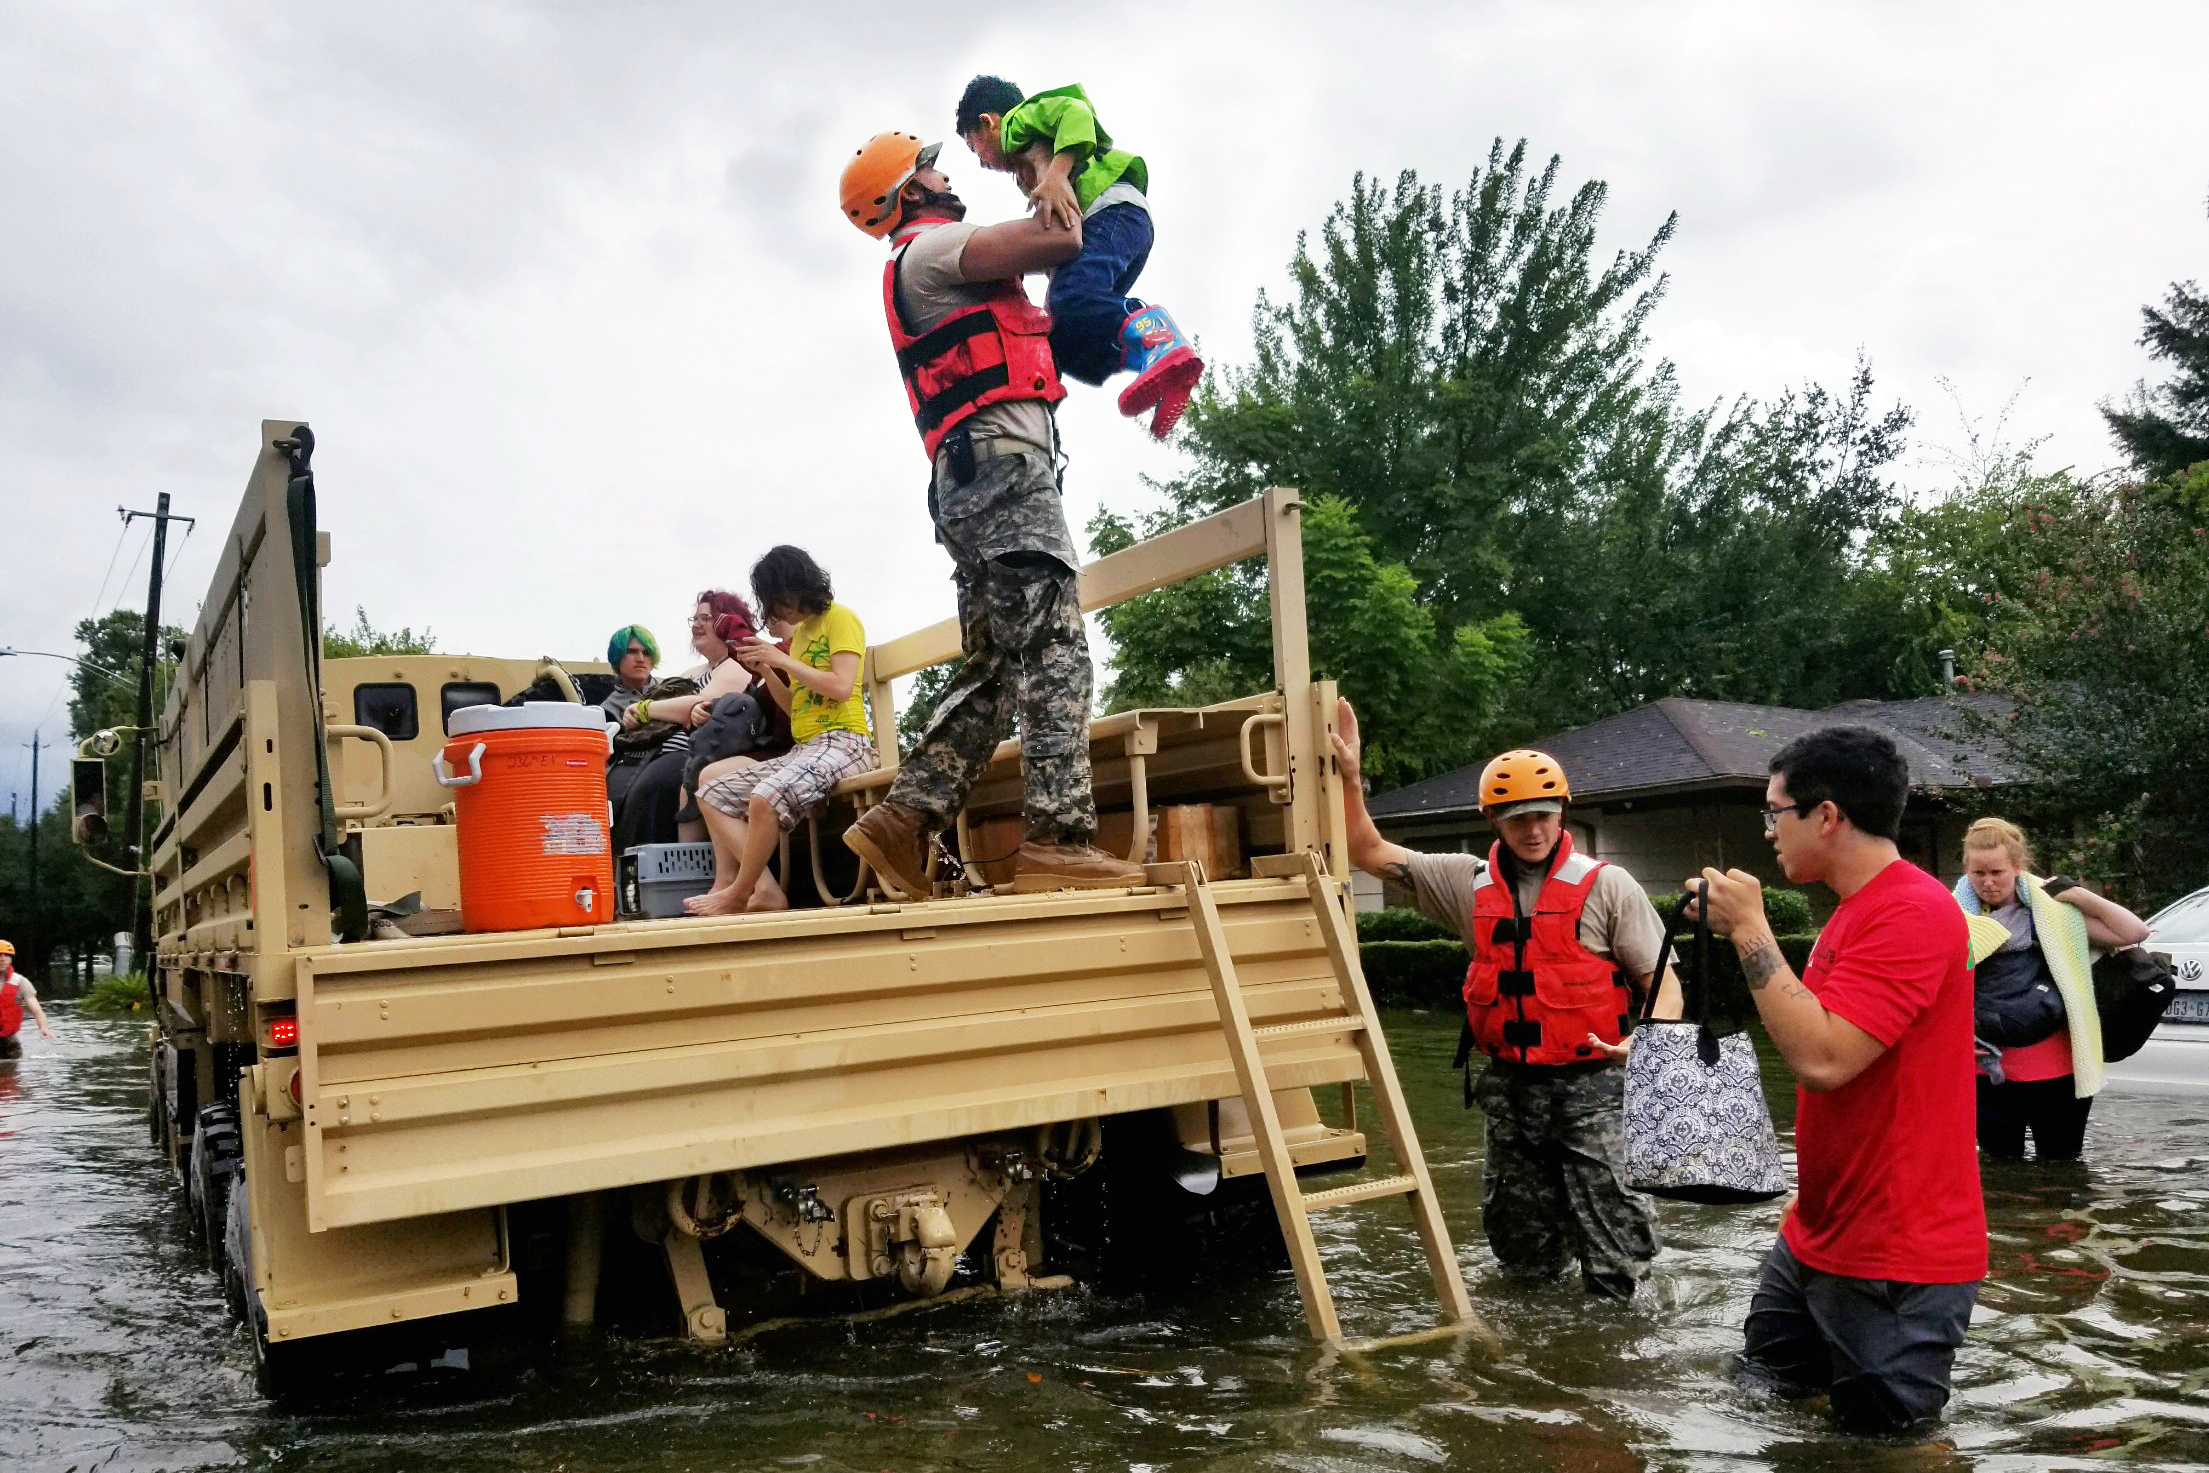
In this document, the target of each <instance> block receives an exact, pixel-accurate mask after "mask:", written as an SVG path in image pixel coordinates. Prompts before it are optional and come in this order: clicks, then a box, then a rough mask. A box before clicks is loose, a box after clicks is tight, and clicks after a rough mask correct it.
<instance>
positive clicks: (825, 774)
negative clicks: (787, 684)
mask: <svg viewBox="0 0 2209 1473" xmlns="http://www.w3.org/2000/svg"><path fill="white" fill-rule="evenodd" d="M876 765H877V764H876V759H875V753H874V742H873V741H872V740H871V739H869V738H868V737H866V736H864V735H863V734H861V733H859V732H856V731H841V730H839V731H824V732H822V733H821V734H820V735H819V736H817V737H812V738H809V739H808V740H806V741H804V742H801V743H799V744H798V745H797V746H795V747H792V748H791V749H790V750H789V751H787V752H785V753H783V754H782V755H781V756H780V757H770V758H768V759H767V760H766V761H765V762H753V763H749V764H747V765H746V766H743V767H740V768H738V769H737V770H736V771H734V772H731V773H728V774H726V775H724V776H721V777H717V778H715V779H714V780H713V781H712V782H710V783H707V784H706V785H705V786H704V787H702V788H700V789H699V790H698V801H699V802H701V803H708V804H711V805H712V806H713V807H715V808H718V809H720V810H721V811H722V812H723V813H726V814H728V815H729V816H730V817H731V818H742V817H744V816H745V814H746V812H747V811H748V805H749V803H750V802H751V799H752V796H753V795H754V794H757V795H758V796H760V797H762V798H765V799H766V800H767V801H768V803H770V804H771V805H773V807H774V810H775V817H776V819H777V820H779V821H780V822H781V824H782V831H783V832H784V833H788V832H790V830H792V829H794V828H796V827H797V826H798V822H799V820H801V819H803V818H804V817H805V816H806V815H807V814H808V813H812V812H814V811H816V810H817V809H819V808H820V806H821V805H822V804H824V803H826V802H827V801H828V795H829V791H830V790H831V789H832V788H834V787H835V786H836V785H837V784H838V783H840V782H842V781H843V780H844V779H845V778H847V777H851V776H853V775H854V774H856V773H861V772H872V771H873V770H874V769H875V766H876Z"/></svg>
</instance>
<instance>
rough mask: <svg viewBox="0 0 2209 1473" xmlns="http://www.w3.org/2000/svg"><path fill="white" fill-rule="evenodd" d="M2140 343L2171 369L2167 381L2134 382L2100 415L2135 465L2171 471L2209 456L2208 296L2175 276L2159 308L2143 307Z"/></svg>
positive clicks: (2154, 472)
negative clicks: (2122, 397) (2128, 391)
mask: <svg viewBox="0 0 2209 1473" xmlns="http://www.w3.org/2000/svg"><path fill="white" fill-rule="evenodd" d="M2140 316H2141V319H2142V320H2143V322H2144V323H2145V326H2144V327H2143V328H2142V330H2141V333H2140V346H2142V347H2143V348H2146V349H2147V350H2148V356H2149V357H2150V358H2153V359H2158V360H2162V361H2166V362H2168V363H2169V364H2170V366H2171V369H2172V376H2171V378H2170V380H2169V382H2167V383H2162V384H2158V385H2156V386H2155V387H2153V388H2150V387H2149V386H2148V385H2147V384H2146V383H2145V382H2142V383H2140V384H2138V385H2135V386H2134V388H2133V391H2132V393H2131V394H2130V395H2129V396H2128V397H2127V398H2126V400H2125V403H2124V404H2123V406H2122V407H2116V406H2112V405H2110V404H2107V403H2104V404H2103V405H2102V418H2103V419H2105V420H2107V421H2108V422H2109V431H2110V434H2111V435H2113V436H2115V437H2116V440H2117V444H2118V446H2119V448H2121V449H2122V450H2123V451H2124V452H2125V458H2126V459H2127V460H2129V461H2130V462H2131V463H2132V466H2133V469H2135V470H2137V471H2139V472H2140V473H2141V474H2142V475H2145V476H2151V477H2153V476H2172V475H2176V474H2177V473H2178V472H2180V471H2182V470H2184V469H2186V468H2187V467H2188V466H2191V465H2197V464H2199V463H2200V462H2202V461H2205V460H2209V296H2205V295H2203V293H2202V291H2201V288H2199V287H2197V286H2195V285H2194V283H2192V282H2190V281H2181V282H2173V283H2172V284H2171V289H2170V292H2169V294H2168V295H2167V296H2165V297H2164V299H2163V308H2162V310H2160V311H2158V310H2157V309H2156V308H2154V307H2142V308H2141V309H2140Z"/></svg>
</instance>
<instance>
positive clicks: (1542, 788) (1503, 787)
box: [1480, 747, 1572, 818]
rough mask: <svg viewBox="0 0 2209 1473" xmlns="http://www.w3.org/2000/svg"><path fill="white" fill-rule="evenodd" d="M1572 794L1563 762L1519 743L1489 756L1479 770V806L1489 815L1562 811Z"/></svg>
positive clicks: (1492, 816)
mask: <svg viewBox="0 0 2209 1473" xmlns="http://www.w3.org/2000/svg"><path fill="white" fill-rule="evenodd" d="M1571 797H1572V784H1571V783H1569V782H1567V781H1566V780H1565V768H1564V764H1563V763H1561V762H1559V761H1558V760H1557V759H1556V758H1555V757H1552V756H1550V755H1549V753H1547V752H1537V751H1535V750H1533V749H1532V748H1530V747H1519V748H1516V749H1514V750H1512V751H1509V752H1506V753H1504V754H1503V755H1502V756H1500V757H1496V758H1493V759H1492V760H1490V762H1489V763H1488V765H1487V766H1486V767H1483V768H1482V769H1481V770H1480V808H1481V812H1483V813H1485V814H1487V815H1488V816H1489V817H1490V818H1501V817H1502V816H1503V815H1504V814H1506V813H1516V812H1525V811H1528V805H1530V804H1534V803H1540V804H1542V805H1543V807H1541V808H1538V809H1533V810H1532V811H1534V812H1537V813H1540V812H1547V813H1562V812H1564V809H1565V804H1566V802H1567V801H1568V800H1569V799H1570V798H1571Z"/></svg>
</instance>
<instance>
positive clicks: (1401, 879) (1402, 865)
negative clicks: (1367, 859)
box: [1382, 859, 1411, 890]
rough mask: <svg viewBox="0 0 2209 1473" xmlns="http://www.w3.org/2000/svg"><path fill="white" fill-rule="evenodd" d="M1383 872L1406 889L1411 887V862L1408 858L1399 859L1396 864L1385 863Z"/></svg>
mask: <svg viewBox="0 0 2209 1473" xmlns="http://www.w3.org/2000/svg"><path fill="white" fill-rule="evenodd" d="M1382 873H1384V874H1386V875H1387V876H1388V878H1390V879H1392V880H1394V881H1395V882H1396V883H1397V884H1399V885H1401V886H1403V887H1404V888H1405V889H1406V890H1409V889H1410V888H1411V864H1410V862H1409V861H1408V860H1402V859H1399V860H1397V861H1396V862H1395V863H1394V864H1390V865H1384V866H1382Z"/></svg>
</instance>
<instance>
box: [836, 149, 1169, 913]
mask: <svg viewBox="0 0 2209 1473" xmlns="http://www.w3.org/2000/svg"><path fill="white" fill-rule="evenodd" d="M940 147H941V145H939V144H933V143H931V144H925V145H924V144H923V143H922V142H921V141H920V139H919V138H917V137H915V136H914V135H912V134H910V133H881V134H877V135H876V136H875V137H873V138H871V139H869V140H868V141H867V143H866V145H865V146H864V147H862V148H860V149H859V150H858V152H857V153H856V154H854V155H853V157H852V159H851V161H850V162H849V163H847V164H846V165H845V166H844V175H843V180H842V187H841V196H842V201H841V202H842V207H843V210H844V214H845V217H846V218H847V219H849V220H850V221H851V222H852V223H853V224H854V225H856V226H858V227H859V228H860V229H861V230H863V231H865V232H866V233H867V234H869V235H871V236H874V237H876V238H877V239H887V240H889V242H890V248H891V254H890V260H889V263H888V264H887V265H886V266H885V267H884V268H883V272H882V307H883V313H884V315H885V317H887V318H888V320H889V328H890V345H891V347H892V348H893V349H895V350H896V353H897V362H898V369H899V372H900V373H902V374H903V375H904V379H905V394H906V400H907V403H908V404H909V406H910V407H911V409H912V411H913V422H914V424H915V426H916V427H917V428H918V429H919V431H920V439H921V445H922V447H923V448H924V449H925V450H926V451H927V453H928V459H929V463H930V467H931V469H930V476H929V482H928V511H929V515H930V516H931V517H932V518H933V519H934V521H935V524H936V540H937V541H938V542H940V543H942V544H943V548H944V551H946V552H948V553H950V554H951V564H952V570H953V571H952V575H951V576H952V582H953V583H954V584H956V585H957V587H958V594H959V628H960V632H961V636H962V642H963V643H964V645H965V649H966V661H965V663H964V664H963V665H961V666H960V667H959V673H958V675H957V677H956V678H955V679H954V680H953V681H952V683H951V688H950V689H949V690H947V691H945V692H944V694H943V699H942V700H941V702H940V703H939V704H938V705H937V707H936V714H935V717H934V718H933V719H932V720H931V721H930V722H929V723H928V729H927V730H926V731H924V732H922V733H921V738H920V741H919V743H918V745H916V746H915V748H914V749H913V751H912V752H911V753H909V754H908V755H907V756H906V757H905V760H904V762H903V764H902V765H901V766H900V767H899V769H898V774H897V778H896V780H895V781H894V782H893V783H892V784H891V786H890V791H889V793H888V794H887V796H886V800H885V801H884V802H882V803H879V804H877V805H875V806H874V807H873V808H871V809H869V810H868V811H867V813H866V815H865V816H864V817H862V818H861V819H860V820H859V822H857V823H856V824H853V825H852V826H851V827H850V828H848V829H846V830H845V831H844V843H845V844H846V845H848V846H849V847H850V848H851V849H852V850H853V852H855V853H857V854H858V855H859V856H860V857H861V858H862V859H865V860H866V861H867V863H869V864H870V865H872V866H873V867H874V872H875V873H876V874H877V875H879V876H880V877H881V878H882V881H883V883H884V884H885V885H886V886H887V887H889V888H890V889H893V890H895V891H897V892H899V893H900V894H902V895H905V896H908V897H912V898H920V897H924V896H926V895H927V894H928V893H929V888H930V887H929V880H928V845H929V840H930V838H931V837H932V836H933V835H934V834H936V833H939V832H941V831H942V830H944V829H945V828H948V827H949V826H950V825H951V824H952V822H953V821H954V820H955V819H956V818H957V817H958V813H959V810H960V809H961V808H962V807H963V806H965V803H966V795H967V792H968V790H969V789H971V788H972V787H973V786H974V783H975V780H976V779H977V778H979V777H980V776H981V775H982V772H983V770H984V769H985V768H987V767H988V766H989V761H990V756H991V754H992V753H993V752H994V751H995V750H996V748H997V744H998V742H1000V741H1001V740H1003V739H1004V738H1005V737H1007V736H1009V735H1011V733H1012V729H1013V725H1014V720H1015V718H1016V717H1017V718H1018V723H1019V728H1020V748H1021V749H1020V768H1021V777H1022V779H1023V782H1024V792H1023V797H1022V802H1021V808H1022V812H1023V814H1024V815H1025V817H1026V819H1027V842H1025V843H1024V844H1022V845H1021V846H1020V852H1019V854H1018V855H1017V856H1016V857H1015V859H1014V862H1013V883H1014V886H1015V888H1017V889H1021V890H1052V889H1068V888H1100V887H1111V886H1117V885H1132V884H1138V883H1140V882H1141V880H1142V874H1143V872H1142V868H1141V867H1140V866H1138V865H1133V864H1129V863H1128V862H1127V861H1125V860H1123V859H1118V858H1115V857H1114V856H1112V855H1110V854H1107V853H1105V852H1104V851H1103V850H1101V849H1098V848H1097V847H1096V846H1095V845H1094V843H1093V842H1092V840H1094V838H1095V837H1096V832H1097V804H1096V798H1095V795H1094V793H1093V792H1092V791H1091V787H1090V774H1089V707H1090V685H1091V681H1092V679H1093V678H1094V677H1093V676H1092V674H1091V669H1090V663H1089V636H1088V633H1087V631H1086V630H1085V629H1084V628H1083V626H1082V616H1081V594H1080V590H1079V588H1078V586H1077V578H1078V574H1079V572H1080V569H1081V559H1080V557H1079V555H1078V554H1077V553H1076V552H1075V551H1074V539H1073V536H1072V534H1071V533H1069V532H1068V531H1067V529H1066V512H1065V508H1064V507H1063V506H1062V505H1061V503H1060V499H1059V482H1058V464H1057V449H1058V440H1057V436H1058V431H1057V426H1056V424H1055V422H1054V420H1053V418H1052V406H1053V405H1055V404H1056V403H1057V402H1058V401H1059V400H1060V399H1062V398H1064V397H1065V395H1066V390H1065V388H1064V387H1063V386H1062V385H1061V384H1060V383H1059V377H1058V366H1057V364H1056V362H1055V361H1054V360H1053V358H1052V354H1051V341H1050V337H1049V332H1050V319H1049V318H1048V317H1047V316H1045V315H1044V313H1043V311H1042V310H1041V309H1040V308H1038V307H1037V306H1036V305H1035V304H1034V303H1033V302H1031V301H1030V300H1029V299H1028V294H1027V292H1026V291H1024V290H1023V289H1022V288H1021V285H1020V278H1021V277H1023V276H1025V275H1027V274H1029V273H1030V272H1035V271H1045V270H1049V269H1050V268H1051V267H1053V266H1058V265H1062V264H1064V263H1065V262H1067V261H1069V260H1071V259H1073V257H1074V254H1075V253H1076V252H1077V251H1079V250H1080V249H1081V242H1082V237H1081V232H1080V230H1079V229H1076V230H1073V231H1067V230H1060V229H1055V228H1052V227H1050V226H1047V225H1045V224H1044V223H1043V222H1042V221H1040V220H1037V219H1034V218H1029V219H1023V220H1008V221H1005V222H1003V223H1001V224H997V225H969V224H966V223H965V219H966V205H965V203H964V202H963V201H962V200H960V198H959V197H958V195H957V194H955V193H953V192H952V189H951V181H950V180H949V179H948V178H947V177H945V175H944V173H943V171H942V170H941V169H939V168H937V167H936V154H937V151H938V149H939V148H940Z"/></svg>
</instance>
